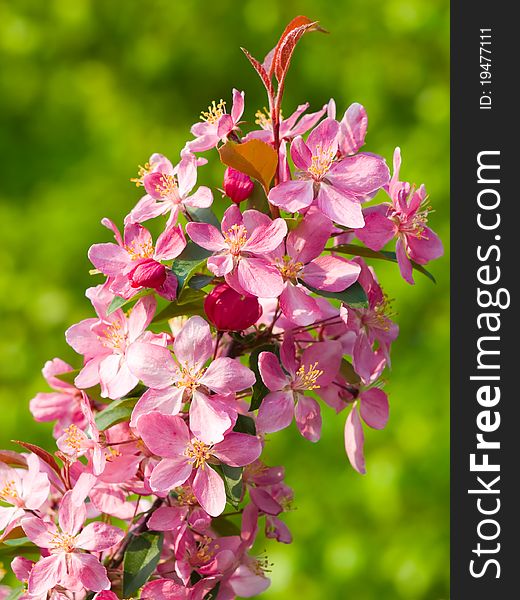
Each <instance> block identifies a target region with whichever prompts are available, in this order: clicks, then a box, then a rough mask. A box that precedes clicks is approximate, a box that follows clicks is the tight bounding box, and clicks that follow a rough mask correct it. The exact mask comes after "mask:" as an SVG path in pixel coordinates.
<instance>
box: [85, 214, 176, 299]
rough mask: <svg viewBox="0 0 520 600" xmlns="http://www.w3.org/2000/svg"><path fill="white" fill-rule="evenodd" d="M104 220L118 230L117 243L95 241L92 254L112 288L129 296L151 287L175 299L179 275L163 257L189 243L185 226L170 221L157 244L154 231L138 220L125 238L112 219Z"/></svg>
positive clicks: (170, 255)
mask: <svg viewBox="0 0 520 600" xmlns="http://www.w3.org/2000/svg"><path fill="white" fill-rule="evenodd" d="M102 223H103V225H105V227H107V228H109V229H111V230H112V231H113V232H114V235H115V238H116V242H117V244H112V243H107V244H94V245H93V246H91V248H90V250H89V253H88V256H89V259H90V261H91V262H92V264H93V265H94V266H95V267H96V269H98V270H99V271H101V273H103V274H104V275H107V276H108V277H109V280H110V284H109V285H110V291H111V292H112V293H113V294H116V295H118V296H121V297H122V298H126V299H129V298H131V297H132V296H135V294H137V293H138V292H139V291H141V290H143V289H147V288H148V289H153V290H155V291H156V292H157V293H158V294H159V295H161V296H163V297H164V298H166V299H167V300H174V299H175V296H176V294H177V278H176V276H175V274H174V273H173V272H172V271H171V269H169V268H167V267H166V266H165V265H163V264H162V262H161V261H167V260H171V259H173V258H175V257H176V256H178V255H179V254H180V253H181V252H182V251H183V250H184V248H185V247H186V239H185V238H184V233H183V231H182V227H181V226H180V225H179V226H175V225H172V224H170V225H168V226H167V227H166V229H165V230H164V231H163V232H162V233H161V235H160V236H159V238H158V239H157V244H156V246H155V247H154V245H153V241H152V236H151V235H150V232H149V231H148V230H147V229H145V228H144V227H143V226H142V225H139V224H138V223H130V224H128V225H125V230H124V238H121V234H120V233H119V230H118V229H117V227H116V226H115V225H114V223H112V221H110V220H109V219H103V220H102Z"/></svg>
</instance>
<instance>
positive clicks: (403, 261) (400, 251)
mask: <svg viewBox="0 0 520 600" xmlns="http://www.w3.org/2000/svg"><path fill="white" fill-rule="evenodd" d="M395 253H396V256H397V264H398V265H399V271H400V273H401V276H402V278H403V279H404V280H405V281H406V282H408V283H409V284H411V285H414V283H415V281H414V278H413V268H412V263H411V262H410V259H409V258H408V255H407V254H406V248H405V245H404V242H403V238H402V237H399V238H398V239H397V244H396V245H395Z"/></svg>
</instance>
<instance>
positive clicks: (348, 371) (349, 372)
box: [339, 358, 361, 384]
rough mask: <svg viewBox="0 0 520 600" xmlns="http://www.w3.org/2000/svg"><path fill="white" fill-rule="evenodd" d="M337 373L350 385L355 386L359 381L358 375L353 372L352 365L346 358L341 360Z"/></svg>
mask: <svg viewBox="0 0 520 600" xmlns="http://www.w3.org/2000/svg"><path fill="white" fill-rule="evenodd" d="M339 371H340V373H341V375H343V377H344V378H345V379H346V380H347V381H348V382H349V383H352V384H357V383H359V382H360V381H361V378H360V377H359V375H358V374H357V373H356V371H354V367H353V366H352V363H351V362H349V361H348V360H347V359H346V358H343V359H341V366H340V368H339Z"/></svg>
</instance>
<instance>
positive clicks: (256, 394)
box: [249, 344, 278, 410]
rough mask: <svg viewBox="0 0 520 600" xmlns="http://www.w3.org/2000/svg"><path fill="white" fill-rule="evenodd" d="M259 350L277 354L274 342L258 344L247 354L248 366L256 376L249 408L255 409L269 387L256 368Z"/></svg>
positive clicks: (258, 406)
mask: <svg viewBox="0 0 520 600" xmlns="http://www.w3.org/2000/svg"><path fill="white" fill-rule="evenodd" d="M260 352H273V353H274V354H278V347H277V346H275V345H274V344H265V345H264V346H260V347H259V348H257V349H256V350H253V352H251V354H250V356H249V368H250V369H251V371H253V373H254V374H255V376H256V383H255V384H254V386H253V395H252V396H251V404H250V405H249V410H256V409H257V408H260V405H261V404H262V400H263V399H264V398H265V397H266V396H267V394H268V393H269V389H268V388H267V386H266V385H265V383H264V382H263V381H262V377H261V375H260V369H259V368H258V356H259V354H260Z"/></svg>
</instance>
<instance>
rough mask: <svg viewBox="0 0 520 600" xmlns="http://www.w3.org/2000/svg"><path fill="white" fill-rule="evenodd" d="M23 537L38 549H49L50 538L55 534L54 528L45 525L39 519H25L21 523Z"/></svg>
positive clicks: (50, 525) (49, 524) (53, 526)
mask: <svg viewBox="0 0 520 600" xmlns="http://www.w3.org/2000/svg"><path fill="white" fill-rule="evenodd" d="M21 526H22V529H23V530H24V531H25V535H26V536H27V537H28V538H29V539H30V540H31V542H33V543H34V544H36V545H37V546H38V547H40V548H50V546H51V541H52V538H53V537H54V535H55V533H56V532H57V529H56V526H55V525H54V524H51V523H46V522H45V521H43V520H42V519H40V518H39V517H26V518H25V519H22V522H21Z"/></svg>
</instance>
